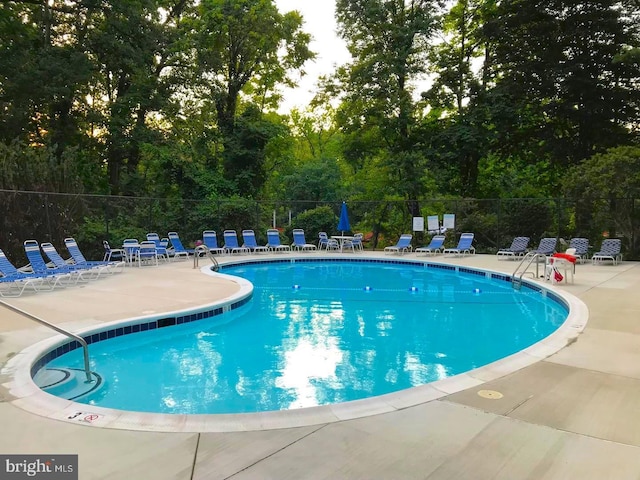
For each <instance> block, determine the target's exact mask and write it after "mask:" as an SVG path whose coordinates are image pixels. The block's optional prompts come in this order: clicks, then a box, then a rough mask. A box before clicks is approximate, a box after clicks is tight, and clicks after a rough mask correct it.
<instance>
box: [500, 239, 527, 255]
mask: <svg viewBox="0 0 640 480" xmlns="http://www.w3.org/2000/svg"><path fill="white" fill-rule="evenodd" d="M529 240H530V239H529V237H516V238H514V239H513V241H512V242H511V246H510V247H509V248H502V249H500V250H498V253H496V255H497V257H498V260H500V259H505V258H508V259H512V258H516V257H520V256H522V255H524V254H525V253H527V247H528V246H529Z"/></svg>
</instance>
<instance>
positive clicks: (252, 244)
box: [242, 230, 269, 253]
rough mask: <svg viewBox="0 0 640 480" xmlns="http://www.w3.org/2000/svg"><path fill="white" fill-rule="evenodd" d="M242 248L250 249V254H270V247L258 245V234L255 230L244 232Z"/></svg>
mask: <svg viewBox="0 0 640 480" xmlns="http://www.w3.org/2000/svg"><path fill="white" fill-rule="evenodd" d="M242 242H243V243H242V246H243V247H244V248H247V249H249V251H250V252H253V253H258V252H265V253H266V252H268V251H269V247H267V246H266V245H258V242H257V241H256V233H255V232H254V231H253V230H242Z"/></svg>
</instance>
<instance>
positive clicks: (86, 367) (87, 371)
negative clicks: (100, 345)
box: [0, 300, 93, 383]
mask: <svg viewBox="0 0 640 480" xmlns="http://www.w3.org/2000/svg"><path fill="white" fill-rule="evenodd" d="M0 304H2V305H3V306H4V307H5V308H7V309H9V310H11V311H12V312H15V313H18V314H20V315H22V316H24V317H27V318H28V319H29V320H33V321H34V322H38V323H39V324H41V325H44V326H45V327H49V328H50V329H52V330H55V331H56V332H58V333H61V334H62V335H66V336H67V337H69V338H71V339H73V340H75V341H76V342H78V343H79V344H80V345H82V350H83V353H84V372H85V374H86V376H87V380H86V381H85V383H92V382H93V378H92V377H91V370H90V369H89V345H88V344H87V342H86V340H85V339H84V338H82V337H79V336H78V335H76V334H74V333H71V332H68V331H67V330H65V329H64V328H60V327H58V326H56V325H54V324H53V323H49V322H47V321H46V320H43V319H41V318H40V317H36V316H35V315H32V314H30V313H29V312H25V311H24V310H21V309H20V308H18V307H14V306H13V305H9V304H8V303H6V302H5V301H4V300H0Z"/></svg>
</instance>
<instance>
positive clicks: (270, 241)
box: [267, 228, 291, 252]
mask: <svg viewBox="0 0 640 480" xmlns="http://www.w3.org/2000/svg"><path fill="white" fill-rule="evenodd" d="M267 247H269V250H271V251H272V252H290V251H291V247H290V246H289V245H283V244H281V243H280V232H279V231H278V230H276V229H275V228H270V229H269V230H267Z"/></svg>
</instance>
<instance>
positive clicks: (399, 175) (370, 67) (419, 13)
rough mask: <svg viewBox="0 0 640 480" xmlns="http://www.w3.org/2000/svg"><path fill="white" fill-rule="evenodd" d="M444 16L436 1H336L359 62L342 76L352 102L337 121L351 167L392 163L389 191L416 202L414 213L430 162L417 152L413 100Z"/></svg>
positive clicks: (341, 27) (342, 31) (346, 36)
mask: <svg viewBox="0 0 640 480" xmlns="http://www.w3.org/2000/svg"><path fill="white" fill-rule="evenodd" d="M436 13H437V3H436V2H434V1H429V0H407V1H405V0H338V1H337V2H336V17H337V20H338V25H339V33H340V35H341V36H342V37H343V38H344V39H345V40H346V41H347V48H348V49H349V52H350V53H351V56H352V57H353V61H352V63H351V64H348V65H346V66H345V67H344V68H343V69H342V70H340V71H339V72H338V74H337V82H338V83H339V84H340V86H341V89H342V92H343V96H344V97H343V98H344V99H343V101H342V103H341V105H340V107H339V109H338V114H337V121H338V125H339V126H340V127H341V129H342V131H343V132H344V134H345V140H346V142H347V145H346V150H345V153H346V157H347V160H348V161H350V162H351V163H352V164H363V162H364V159H366V158H371V157H374V156H379V157H381V158H384V162H385V163H386V164H387V165H389V167H390V172H391V173H392V177H391V178H390V179H389V180H390V182H389V185H388V187H389V189H391V190H392V191H395V192H398V193H399V194H401V195H402V196H403V197H404V198H405V199H407V200H411V201H409V202H408V206H409V209H410V211H412V212H414V213H417V211H418V208H417V205H416V204H415V203H413V201H412V200H414V199H416V198H418V197H419V196H420V194H421V192H422V184H421V178H422V175H421V172H422V170H423V169H424V158H422V157H421V156H420V155H419V153H417V152H415V151H414V146H415V143H416V138H415V136H414V135H415V132H414V128H415V125H416V123H417V119H418V116H419V112H418V111H417V108H416V101H415V100H414V99H413V96H412V94H413V89H414V84H415V82H416V81H417V80H418V79H419V78H420V76H421V75H422V74H424V73H425V69H426V60H427V53H428V43H429V40H430V38H431V36H432V35H433V33H434V30H435V28H436V27H437V16H436ZM364 137H366V138H367V139H366V141H360V139H362V138H364Z"/></svg>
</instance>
